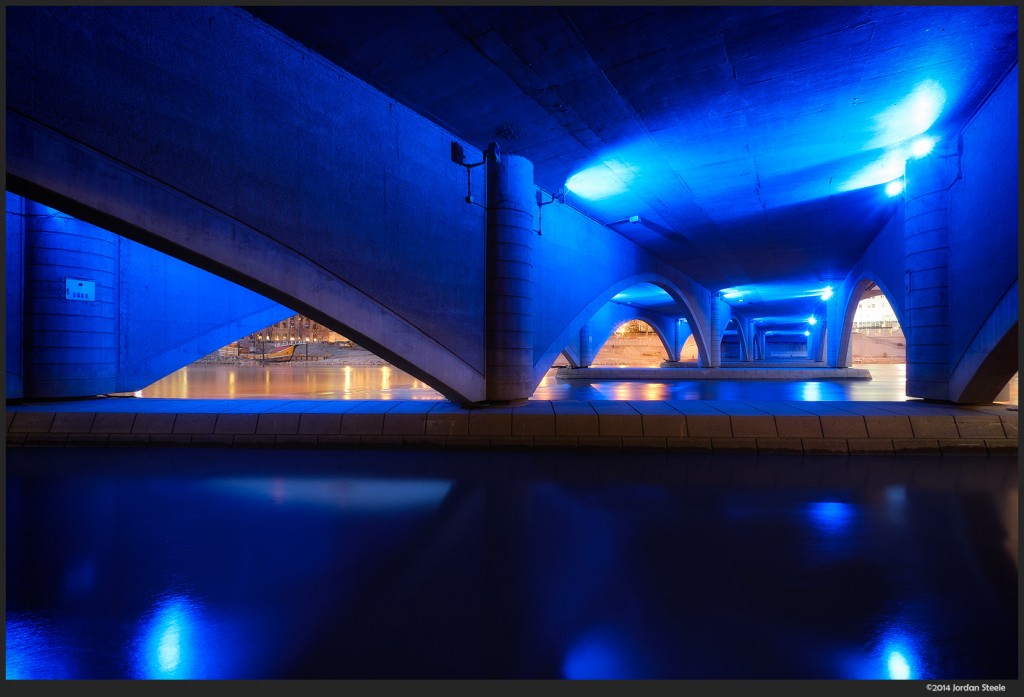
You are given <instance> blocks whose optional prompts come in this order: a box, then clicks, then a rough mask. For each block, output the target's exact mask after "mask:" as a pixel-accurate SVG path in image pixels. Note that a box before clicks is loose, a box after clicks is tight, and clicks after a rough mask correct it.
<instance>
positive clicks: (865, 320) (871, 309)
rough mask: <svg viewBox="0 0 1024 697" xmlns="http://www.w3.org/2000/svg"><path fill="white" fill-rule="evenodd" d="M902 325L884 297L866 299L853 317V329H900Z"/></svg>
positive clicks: (859, 304) (861, 302)
mask: <svg viewBox="0 0 1024 697" xmlns="http://www.w3.org/2000/svg"><path fill="white" fill-rule="evenodd" d="M899 328H900V323H899V320H898V319H897V318H896V313H895V312H893V309H892V306H891V305H890V304H889V301H888V300H887V299H886V297H885V296H884V295H881V294H879V295H873V296H871V297H869V298H864V299H863V300H861V301H860V302H859V303H858V304H857V311H856V312H855V313H854V315H853V329H854V330H855V331H856V330H859V329H899Z"/></svg>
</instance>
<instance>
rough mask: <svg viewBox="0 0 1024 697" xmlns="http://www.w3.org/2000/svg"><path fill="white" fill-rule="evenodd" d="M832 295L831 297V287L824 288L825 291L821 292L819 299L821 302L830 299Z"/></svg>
mask: <svg viewBox="0 0 1024 697" xmlns="http://www.w3.org/2000/svg"><path fill="white" fill-rule="evenodd" d="M832 295H833V293H832V286H825V290H824V291H822V293H821V299H822V300H828V299H829V298H831V297H832Z"/></svg>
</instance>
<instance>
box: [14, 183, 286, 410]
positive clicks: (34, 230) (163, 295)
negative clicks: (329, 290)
mask: <svg viewBox="0 0 1024 697" xmlns="http://www.w3.org/2000/svg"><path fill="white" fill-rule="evenodd" d="M26 211H27V212H29V213H31V214H32V215H31V217H30V218H28V220H29V224H28V226H27V229H26V225H24V224H23V222H22V221H25V220H26V218H25V217H24V213H25V212H26ZM40 217H41V218H42V219H43V221H42V222H39V221H38V220H37V219H38V218H40ZM7 221H8V225H7V234H6V236H7V240H8V244H7V246H8V249H9V250H10V249H15V248H17V247H18V243H16V241H17V240H20V239H24V240H26V243H25V246H27V247H30V248H32V249H36V248H38V249H39V250H40V251H38V252H33V254H32V257H33V263H32V270H31V277H32V282H31V283H25V282H24V281H25V278H22V277H20V275H19V274H18V273H16V272H17V268H18V266H19V263H20V262H18V261H16V260H14V259H13V258H12V255H10V254H9V255H8V259H7V264H8V274H7V278H6V286H7V298H8V302H7V317H8V331H7V335H6V337H5V346H6V352H7V365H8V375H11V374H14V375H16V376H20V375H22V373H23V372H24V373H26V379H25V380H24V388H22V382H21V381H14V380H11V379H10V378H9V379H8V382H7V390H6V391H7V398H9V399H10V398H19V397H27V398H47V397H69V396H83V395H90V394H107V393H110V392H133V391H136V390H139V389H142V388H143V387H146V386H147V385H149V384H151V383H153V382H155V381H156V380H159V379H160V378H162V377H164V376H165V375H168V374H169V373H172V372H173V371H175V370H177V369H179V368H181V367H183V366H185V365H188V364H189V363H191V362H193V361H195V360H197V359H198V358H201V357H202V356H205V355H207V354H208V353H211V352H212V351H214V350H216V349H218V348H220V347H221V346H224V345H226V344H228V343H230V342H231V341H234V340H236V339H238V338H239V337H241V336H244V335H246V334H248V333H250V332H253V331H256V330H258V329H260V328H262V327H264V326H266V325H268V324H270V323H272V322H276V321H279V320H281V319H282V318H284V317H287V316H289V315H291V314H293V312H292V311H291V310H289V309H288V308H286V307H283V306H282V305H280V304H278V303H275V302H273V301H270V300H267V299H266V298H264V297H262V296H260V295H257V294H256V293H253V292H252V291H249V290H246V289H245V288H242V287H240V286H237V285H235V284H233V283H231V282H230V281H227V280H224V279H222V278H219V277H217V276H214V275H213V274H210V273H207V272H205V271H202V270H201V269H197V268H195V267H193V266H191V265H189V264H187V263H185V262H182V261H179V260H177V259H174V258H172V257H169V256H167V255H165V254H162V253H160V252H158V251H155V250H152V249H149V248H147V247H145V246H143V245H141V244H138V243H136V242H132V241H131V240H127V239H124V238H121V237H119V236H117V235H115V234H113V233H111V232H109V231H106V230H102V229H100V228H97V227H95V226H93V225H90V224H88V223H85V222H82V221H80V220H76V219H75V218H73V217H71V216H68V215H65V214H63V213H61V212H59V211H56V210H53V209H49V208H45V207H42V206H39V205H38V204H35V203H32V202H26V201H25V200H24V199H22V198H21V197H19V196H16V195H13V194H8V195H7ZM96 249H101V250H103V253H102V254H97V253H96V251H95V250H96ZM83 259H86V260H88V264H87V266H83ZM12 271H14V272H15V273H12ZM67 276H73V277H89V278H90V279H92V280H94V281H95V282H96V295H95V297H96V299H95V301H77V300H69V299H68V298H66V297H65V293H64V289H65V278H66V277H67ZM23 303H24V304H25V306H27V307H30V308H31V309H32V311H31V312H29V313H27V314H28V318H27V319H28V323H29V325H30V326H27V327H26V329H27V331H24V332H22V331H21V329H19V328H18V325H19V324H20V320H19V319H18V318H20V317H21V314H22V307H23ZM26 368H27V370H26Z"/></svg>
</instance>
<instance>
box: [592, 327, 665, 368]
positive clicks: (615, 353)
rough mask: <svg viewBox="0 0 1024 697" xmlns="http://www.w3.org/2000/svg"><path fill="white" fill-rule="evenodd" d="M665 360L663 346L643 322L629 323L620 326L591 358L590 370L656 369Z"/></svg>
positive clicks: (654, 332) (659, 339)
mask: <svg viewBox="0 0 1024 697" xmlns="http://www.w3.org/2000/svg"><path fill="white" fill-rule="evenodd" d="M664 360H665V345H664V342H663V341H662V339H661V337H660V336H659V335H658V333H657V332H656V331H655V330H654V327H652V326H651V325H650V324H648V323H647V322H644V321H643V320H639V319H631V320H627V321H626V322H623V323H622V324H620V325H619V326H618V327H616V328H615V331H613V332H612V333H611V336H609V337H608V339H607V340H606V341H605V342H604V344H603V345H602V346H601V348H600V350H599V351H598V352H597V354H596V355H595V356H594V360H593V362H592V363H591V365H593V366H618V367H623V368H625V367H629V368H639V367H643V368H656V367H658V366H659V365H661V363H662V362H663V361H664Z"/></svg>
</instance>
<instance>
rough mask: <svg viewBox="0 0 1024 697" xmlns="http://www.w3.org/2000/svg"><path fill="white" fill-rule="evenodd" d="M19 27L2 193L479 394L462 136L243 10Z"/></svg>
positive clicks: (146, 11)
mask: <svg viewBox="0 0 1024 697" xmlns="http://www.w3.org/2000/svg"><path fill="white" fill-rule="evenodd" d="M7 27H8V41H7V76H8V79H7V108H8V119H7V127H8V130H7V143H8V163H7V164H8V188H9V189H11V190H13V191H16V192H18V193H22V194H25V195H31V196H32V197H33V198H35V199H37V200H41V201H43V202H44V203H48V204H49V205H54V206H58V205H59V206H63V207H64V209H65V210H69V212H71V213H73V214H74V215H76V216H77V217H80V218H83V219H87V220H89V221H90V222H93V223H97V224H101V225H103V226H104V227H108V229H113V230H114V231H115V232H118V233H120V234H123V235H125V236H128V237H130V238H133V239H136V240H140V241H144V242H146V243H147V244H149V245H151V246H153V247H155V248H158V249H161V250H162V251H166V252H168V253H172V254H174V255H176V256H180V257H181V258H183V259H185V260H187V261H189V262H191V263H194V264H196V265H197V266H201V267H202V268H205V269H208V270H211V271H215V272H216V273H218V274H220V275H223V276H225V277H228V278H230V279H232V280H234V281H236V282H238V283H241V284H243V285H245V286H247V287H250V288H253V289H256V290H258V291H260V292H261V293H262V294H264V295H266V296H267V297H271V298H272V299H274V300H277V301H279V302H282V303H283V304H286V305H287V306H289V307H293V308H295V309H296V311H299V312H303V313H304V314H307V315H308V316H310V317H312V318H313V319H316V320H318V321H320V322H321V323H324V324H329V325H331V326H336V327H338V328H339V330H341V331H342V333H344V334H345V335H346V336H351V337H352V338H353V339H354V340H356V341H357V342H358V343H360V344H361V345H364V346H366V347H367V348H369V349H371V350H373V351H374V352H375V353H378V355H381V356H382V357H384V358H385V359H387V360H389V361H391V362H392V363H394V364H395V365H397V366H398V367H400V368H403V369H406V370H408V371H409V372H411V373H412V374H413V375H415V376H417V377H419V378H421V379H424V380H425V381H427V382H428V383H430V384H432V385H433V386H435V387H438V389H441V390H442V391H443V392H445V393H446V394H447V395H449V396H453V397H456V398H465V399H467V400H469V401H475V400H478V399H482V395H483V384H482V370H483V363H484V353H483V345H484V341H483V332H484V326H485V324H484V294H483V292H482V289H483V288H484V281H485V278H484V274H485V264H484V259H485V253H486V252H485V237H486V236H485V234H484V231H485V222H484V211H483V209H482V208H481V207H479V206H477V205H474V204H471V203H467V202H466V201H465V197H466V189H467V170H466V169H465V168H463V167H461V166H460V165H458V164H456V163H453V162H452V160H451V142H452V140H453V139H452V137H451V136H450V134H448V133H446V132H444V131H443V130H442V129H441V128H439V127H438V126H436V125H434V124H432V123H430V122H428V121H426V120H425V119H423V118H421V117H419V116H418V115H416V114H414V113H413V112H412V111H410V110H408V109H405V108H404V107H402V106H400V105H398V104H397V103H395V102H394V101H393V100H391V99H389V98H387V97H386V96H384V95H382V94H380V93H379V92H377V91H375V90H373V89H371V88H370V87H369V86H367V85H366V84H365V83H362V82H360V81H358V80H356V79H355V78H353V77H352V76H350V75H348V74H347V73H345V72H344V71H342V70H340V69H339V68H337V67H336V66H334V65H332V64H330V63H328V62H327V61H326V60H324V59H322V58H320V57H318V56H317V55H315V54H314V53H312V52H310V51H308V50H306V49H304V48H302V47H301V46H299V45H297V44H295V43H294V42H291V41H289V40H288V39H286V38H284V37H283V36H282V35H280V34H278V33H276V32H273V31H270V30H268V29H267V28H266V27H265V26H264V25H262V24H260V23H258V22H256V21H255V20H253V19H252V18H251V17H249V16H248V15H247V14H246V13H244V12H242V11H240V10H237V9H233V8H225V7H199V8H196V7H174V8H167V7H145V8H132V7H128V8H124V7H102V8H86V7H79V8H67V7H51V8H42V9H37V8H29V7H12V8H8V9H7ZM15 28H16V29H15ZM69 55H72V56H74V57H75V59H74V60H72V61H69V60H68V59H67V56H69ZM83 144H85V145H84V146H83ZM463 147H464V149H465V151H466V157H467V160H469V161H475V160H479V158H480V153H479V151H475V150H474V149H473V148H472V147H470V146H469V145H468V144H463ZM481 170H482V168H479V169H476V170H473V179H474V182H473V186H474V188H475V190H476V193H477V194H480V193H482V186H483V180H482V171H481Z"/></svg>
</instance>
